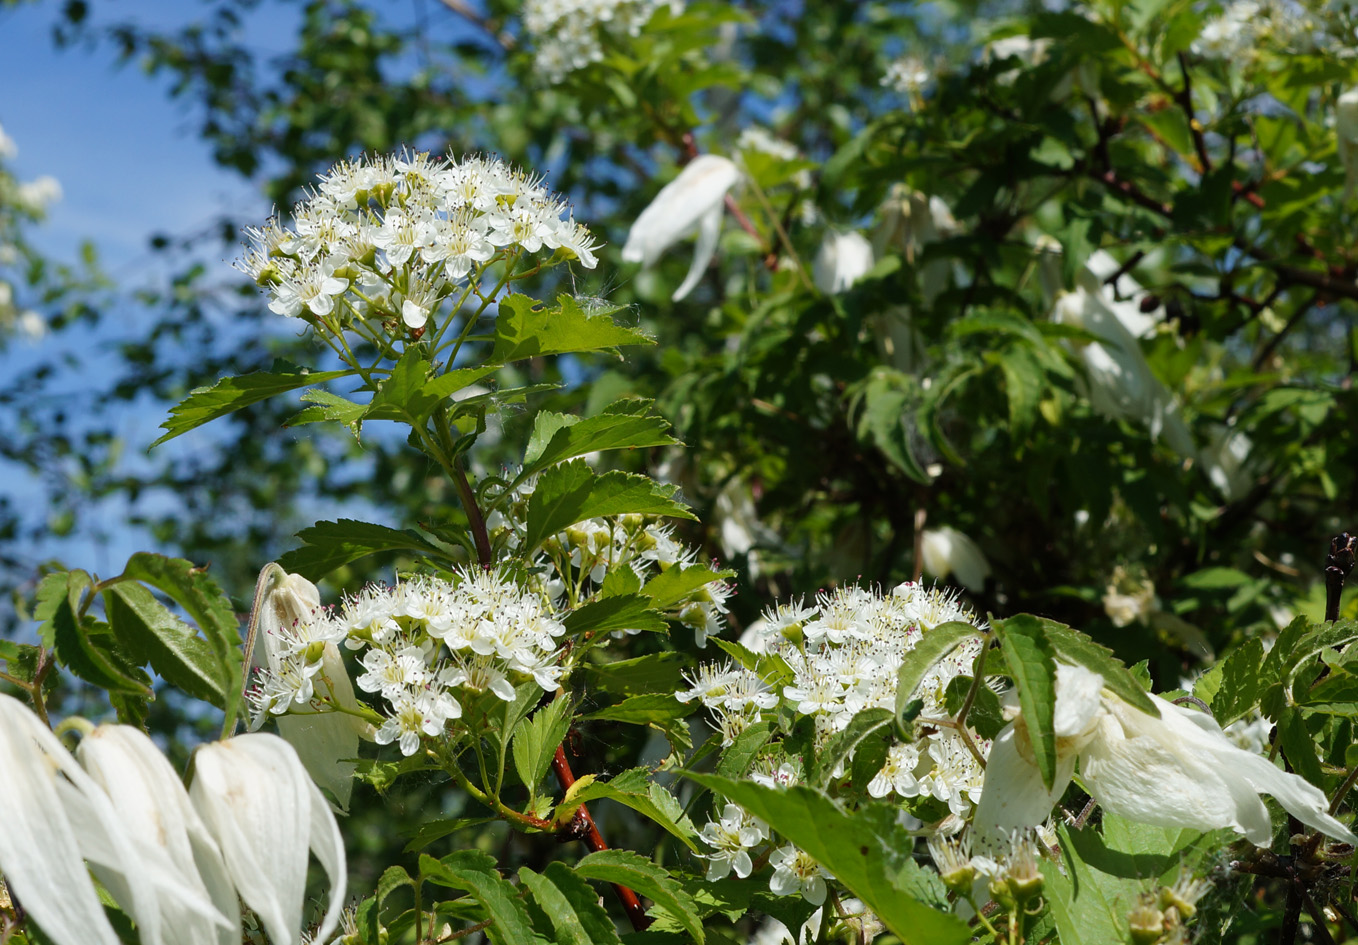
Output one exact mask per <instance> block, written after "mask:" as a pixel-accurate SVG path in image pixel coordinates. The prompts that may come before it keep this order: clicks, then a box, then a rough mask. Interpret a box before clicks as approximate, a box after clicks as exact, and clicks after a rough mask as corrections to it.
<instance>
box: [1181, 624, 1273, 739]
mask: <svg viewBox="0 0 1358 945" xmlns="http://www.w3.org/2000/svg"><path fill="white" fill-rule="evenodd" d="M1263 663H1264V645H1263V644H1262V643H1260V642H1259V641H1258V640H1256V639H1249V640H1246V641H1245V642H1244V643H1242V644H1241V645H1240V646H1238V647H1236V648H1235V649H1234V650H1232V651H1231V652H1230V654H1229V655H1228V656H1227V657H1226V658H1225V659H1224V660H1222V661H1221V662H1220V663H1218V664H1217V665H1216V666H1214V667H1212V669H1211V670H1210V671H1209V673H1210V674H1204V675H1203V677H1202V678H1201V679H1200V680H1198V683H1197V684H1195V685H1194V686H1193V694H1194V695H1195V696H1197V697H1198V698H1200V699H1202V700H1203V701H1204V702H1206V703H1207V705H1208V707H1209V708H1210V709H1211V710H1212V715H1213V717H1215V718H1216V720H1217V721H1218V722H1219V723H1221V725H1222V726H1227V725H1230V724H1231V723H1232V722H1234V721H1236V720H1237V719H1240V718H1243V717H1244V716H1246V715H1248V714H1249V713H1250V711H1251V710H1252V709H1253V708H1254V707H1255V706H1256V705H1258V703H1259V696H1260V695H1261V693H1262V687H1261V686H1260V685H1259V682H1260V679H1259V668H1260V667H1261V666H1262V665H1263ZM1204 683H1205V684H1206V685H1205V686H1204V685H1203V684H1204ZM1200 689H1201V690H1202V691H1201V692H1200V691H1199V690H1200Z"/></svg>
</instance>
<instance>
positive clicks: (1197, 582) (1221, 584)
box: [1179, 568, 1254, 591]
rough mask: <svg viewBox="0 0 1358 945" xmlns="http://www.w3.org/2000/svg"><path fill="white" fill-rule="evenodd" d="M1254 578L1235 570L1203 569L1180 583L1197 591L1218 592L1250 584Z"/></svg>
mask: <svg viewBox="0 0 1358 945" xmlns="http://www.w3.org/2000/svg"><path fill="white" fill-rule="evenodd" d="M1253 580H1254V578H1252V577H1250V576H1249V575H1248V574H1246V573H1245V572H1244V571H1237V570H1236V569H1235V568H1203V569H1202V570H1201V571H1194V572H1193V573H1192V574H1189V575H1187V576H1185V577H1184V578H1183V579H1182V580H1181V581H1180V582H1179V583H1180V584H1182V585H1183V586H1184V587H1187V588H1191V589H1192V590H1195V591H1216V590H1225V589H1227V588H1233V587H1239V586H1240V585H1242V584H1249V583H1250V582H1251V581H1253Z"/></svg>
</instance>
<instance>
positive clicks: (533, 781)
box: [510, 697, 572, 795]
mask: <svg viewBox="0 0 1358 945" xmlns="http://www.w3.org/2000/svg"><path fill="white" fill-rule="evenodd" d="M571 708H572V707H571V700H570V699H567V698H564V697H558V698H556V699H553V700H552V701H551V702H549V703H548V704H547V705H546V706H544V707H543V708H541V709H539V710H538V711H537V714H536V715H534V716H533V717H532V718H531V719H529V720H528V722H527V723H525V724H521V725H520V726H519V727H518V728H517V729H515V731H514V740H513V741H512V742H511V743H510V748H511V750H512V751H513V755H514V768H515V770H517V771H518V772H519V777H520V778H521V779H522V780H523V783H524V784H525V785H526V786H527V788H528V790H530V791H532V792H533V793H534V795H536V794H537V786H538V785H539V784H541V783H542V779H543V778H544V777H545V776H546V774H547V766H548V765H550V764H551V763H552V756H553V755H555V754H556V748H557V746H558V745H560V744H561V742H562V740H563V739H565V737H566V733H567V732H569V731H570V728H571Z"/></svg>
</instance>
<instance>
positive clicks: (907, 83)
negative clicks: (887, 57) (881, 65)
mask: <svg viewBox="0 0 1358 945" xmlns="http://www.w3.org/2000/svg"><path fill="white" fill-rule="evenodd" d="M932 78H933V74H932V73H930V72H929V70H928V68H927V67H925V65H924V63H923V62H921V61H920V60H919V59H916V58H915V57H914V56H904V57H902V58H900V59H897V60H895V61H894V62H891V63H890V64H888V65H887V67H886V74H885V75H883V76H882V85H883V86H884V87H886V88H889V89H892V90H894V91H896V92H900V93H901V94H902V95H906V96H909V97H910V99H911V100H912V101H913V100H914V99H916V98H918V97H919V96H920V95H921V94H922V93H923V92H924V87H925V86H926V85H928V84H929V80H930V79H932Z"/></svg>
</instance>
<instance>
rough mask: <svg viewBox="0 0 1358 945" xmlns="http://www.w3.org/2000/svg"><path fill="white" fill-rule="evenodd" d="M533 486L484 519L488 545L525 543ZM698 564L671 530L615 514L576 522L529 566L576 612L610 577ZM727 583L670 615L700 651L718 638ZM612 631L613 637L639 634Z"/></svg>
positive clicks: (646, 575)
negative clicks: (688, 632) (689, 632)
mask: <svg viewBox="0 0 1358 945" xmlns="http://www.w3.org/2000/svg"><path fill="white" fill-rule="evenodd" d="M535 487H536V483H535V482H534V481H532V480H530V481H528V482H526V483H524V484H523V485H521V486H520V487H519V488H518V489H517V490H516V491H515V493H514V494H513V495H512V496H510V497H509V501H507V502H506V503H505V505H504V506H503V507H502V508H500V509H497V510H496V511H494V512H492V513H491V514H490V515H489V516H487V518H486V527H487V530H488V531H489V532H490V537H491V540H492V542H494V543H495V544H496V545H497V546H498V547H504V548H508V549H515V548H518V547H519V546H520V544H521V543H522V541H523V538H524V535H525V531H526V523H527V521H528V502H529V499H530V498H531V497H532V494H533V491H534V489H535ZM696 564H698V553H697V552H696V551H694V550H693V549H692V548H690V547H688V546H687V545H685V544H684V543H683V542H681V541H679V540H678V539H677V538H675V537H674V530H673V529H672V528H671V527H670V526H668V525H666V524H663V523H662V522H660V521H658V520H657V519H655V518H652V517H649V516H644V515H618V516H609V517H607V518H592V519H587V520H585V521H583V522H577V523H576V524H574V525H572V526H570V527H569V528H567V529H565V530H564V531H561V532H558V533H557V534H556V535H553V536H552V537H551V538H548V539H547V540H546V541H544V542H543V544H542V554H541V555H540V556H539V557H538V559H537V560H536V561H534V562H533V564H532V572H533V575H534V577H535V579H536V580H537V581H538V582H539V589H540V590H541V592H542V593H543V594H544V595H545V596H546V597H547V598H548V599H550V600H551V601H552V603H553V606H557V607H564V608H575V607H579V606H580V605H581V604H583V603H585V602H587V601H589V600H590V599H591V598H592V597H594V595H596V594H597V593H598V592H599V591H600V590H601V589H602V587H603V584H604V581H605V580H606V579H607V577H608V575H609V574H611V573H614V572H616V571H618V570H620V569H624V568H625V569H627V570H630V571H631V572H632V573H633V574H634V575H636V577H637V579H638V580H639V581H640V582H641V583H642V584H643V585H644V584H645V583H646V582H647V581H648V580H650V579H651V578H652V577H654V576H655V575H657V574H659V573H661V572H663V571H668V570H669V569H670V568H672V567H680V568H687V567H691V566H693V565H696ZM731 592H732V588H731V585H729V584H726V583H724V582H722V581H713V582H712V583H710V584H706V585H704V586H702V587H699V588H697V589H696V590H694V591H693V592H692V593H691V594H689V595H688V596H686V597H685V598H684V599H683V600H682V601H680V602H679V604H678V605H676V608H675V611H674V614H673V615H674V616H675V617H676V618H677V619H678V620H679V622H680V623H682V624H684V625H685V626H686V627H688V628H689V629H691V630H692V631H693V633H694V637H695V639H696V641H697V644H698V646H699V647H704V646H706V645H707V638H708V637H709V636H712V635H717V634H720V633H721V631H722V628H723V626H724V621H725V614H726V610H727V607H726V602H727V600H729V599H730V596H731ZM637 632H638V631H636V630H630V631H615V632H614V634H613V635H614V636H623V635H625V633H637Z"/></svg>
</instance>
